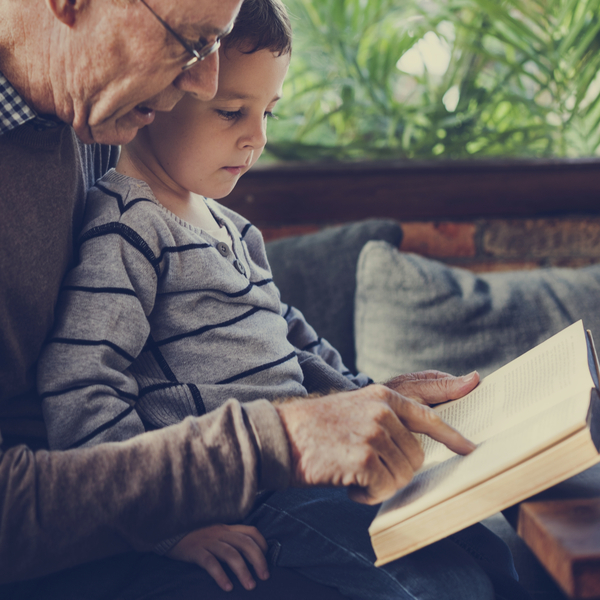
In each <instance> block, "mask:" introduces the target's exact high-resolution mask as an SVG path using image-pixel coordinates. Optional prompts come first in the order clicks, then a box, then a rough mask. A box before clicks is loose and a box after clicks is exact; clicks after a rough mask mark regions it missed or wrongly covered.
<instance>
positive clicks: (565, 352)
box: [369, 321, 600, 565]
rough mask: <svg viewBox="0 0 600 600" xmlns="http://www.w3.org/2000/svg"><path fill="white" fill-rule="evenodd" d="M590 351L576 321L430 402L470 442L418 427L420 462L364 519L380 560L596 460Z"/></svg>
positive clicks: (597, 407) (596, 400) (597, 415)
mask: <svg viewBox="0 0 600 600" xmlns="http://www.w3.org/2000/svg"><path fill="white" fill-rule="evenodd" d="M598 372H599V368H598V360H597V358H596V353H595V351H594V345H593V342H592V339H591V335H590V334H589V332H587V333H586V332H585V331H584V329H583V324H582V322H581V321H579V322H577V323H575V324H574V325H571V326H570V327H567V328H566V329H564V330H563V331H561V332H560V333H558V334H556V335H555V336H554V337H552V338H550V339H549V340H546V341H545V342H543V343H542V344H540V345H539V346H537V347H536V348H534V349H533V350H530V351H529V352H526V353H525V354H523V355H522V356H520V357H519V358H517V359H515V360H514V361H512V362H510V363H509V364H507V365H505V366H504V367H502V368H501V369H498V371H496V372H495V373H492V374H491V375H489V376H488V377H486V378H485V379H483V380H482V381H481V383H480V384H479V386H478V387H477V388H475V390H473V391H472V392H471V393H470V394H468V395H467V396H465V397H464V398H461V399H460V400H454V401H452V402H448V403H445V404H442V405H439V406H438V407H436V410H437V411H438V412H439V413H440V415H441V416H442V417H443V418H444V419H445V420H446V421H447V422H448V423H450V424H451V425H452V426H453V427H455V428H456V429H458V430H459V431H460V432H461V433H462V434H463V435H464V436H465V437H467V438H468V439H470V440H472V441H473V442H475V443H476V444H477V448H476V449H475V450H474V451H473V452H472V453H471V454H469V455H467V456H458V455H455V454H454V453H452V452H451V451H450V450H448V449H447V448H446V447H445V446H444V445H442V444H440V443H438V442H436V441H434V440H432V439H431V438H428V437H425V436H419V437H420V439H421V442H422V444H423V448H424V451H425V462H424V464H423V467H422V468H421V469H420V470H419V472H418V473H417V474H416V476H415V478H414V479H413V481H412V482H411V483H410V484H409V485H408V486H406V487H405V488H402V489H401V490H399V491H398V492H397V493H396V494H395V495H394V496H393V497H392V498H390V499H389V500H387V501H386V502H384V503H383V504H382V506H381V508H380V510H379V512H378V513H377V516H376V517H375V520H374V521H373V523H372V524H371V527H370V528H369V533H370V535H371V542H372V544H373V548H374V550H375V554H376V555H377V562H376V563H375V564H377V565H382V564H385V563H387V562H389V561H391V560H394V559H396V558H400V557H401V556H404V555H406V554H409V553H410V552H413V551H415V550H418V549H419V548H422V547H423V546H427V545H429V544H431V543H433V542H436V541H438V540H440V539H442V538H445V537H447V536H448V535H450V534H452V533H455V532H457V531H460V530H461V529H464V528H465V527H468V526H469V525H473V524H474V523H477V522H479V521H481V520H482V519H485V518H486V517H489V516H491V515H493V514H494V513H496V512H498V511H500V510H503V509H505V508H508V507H509V506H512V505H513V504H516V503H517V502H520V501H522V500H525V499H526V498H528V497H529V496H532V495H533V494H537V493H538V492H541V491H542V490H545V489H547V488H549V487H551V486H553V485H555V484H557V483H559V482H561V481H563V480H565V479H567V478H569V477H571V476H573V475H576V474H577V473H579V472H581V471H583V470H585V469H587V468H588V467H591V466H592V465H594V464H595V463H597V462H599V461H600V455H599V448H600V397H599V396H598V391H597V387H598Z"/></svg>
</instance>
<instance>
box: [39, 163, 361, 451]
mask: <svg viewBox="0 0 600 600" xmlns="http://www.w3.org/2000/svg"><path fill="white" fill-rule="evenodd" d="M207 205H208V207H209V209H210V210H211V212H212V213H213V215H214V217H215V219H216V221H217V222H218V223H219V225H221V226H225V227H226V228H227V230H228V232H229V235H230V237H231V240H232V244H225V243H224V242H221V241H219V240H217V239H216V238H214V237H212V236H211V235H210V234H208V233H206V232H205V231H203V230H201V229H198V228H195V227H193V226H192V225H190V224H188V223H186V222H184V221H182V220H181V219H180V218H178V217H177V216H175V215H174V214H172V213H171V212H170V211H168V210H167V209H166V208H164V207H163V206H162V205H160V204H159V203H158V202H157V201H156V200H155V198H154V196H153V194H152V192H151V190H150V188H149V186H148V185H147V184H146V183H144V182H142V181H139V180H136V179H132V178H130V177H127V176H124V175H121V174H119V173H117V172H116V171H114V170H113V171H109V173H107V175H106V176H105V177H104V178H103V179H102V180H100V181H99V182H98V183H97V184H96V186H95V187H94V188H92V190H90V193H89V195H88V202H87V207H86V215H85V223H84V228H83V230H82V234H81V236H80V239H79V261H78V264H77V266H76V267H75V268H74V269H73V270H72V271H71V272H70V273H69V274H68V276H67V278H66V280H65V284H64V286H63V290H62V293H61V297H60V301H59V307H58V311H57V321H56V327H55V330H54V332H53V334H52V336H51V337H50V339H49V342H48V344H47V346H46V347H45V349H44V351H43V352H42V357H41V359H40V366H39V370H38V386H39V390H40V393H41V394H42V397H43V398H44V416H45V419H46V423H47V427H48V434H49V441H50V445H51V447H54V448H70V447H77V446H84V445H94V444H97V443H100V442H105V441H116V440H123V439H127V438H130V437H133V436H134V435H137V434H138V433H141V432H143V431H144V430H147V429H157V428H161V427H164V426H167V425H171V424H174V423H177V422H179V421H181V420H182V419H184V418H185V417H186V416H190V415H193V416H197V415H202V414H204V413H205V412H209V411H211V410H213V409H215V408H217V407H219V406H221V405H223V404H224V403H225V402H226V400H227V399H229V398H235V399H237V400H239V401H241V402H247V401H252V400H256V399H259V398H266V399H269V400H274V399H277V398H286V397H294V396H304V395H306V394H307V393H311V392H323V393H326V392H328V391H330V390H343V389H353V388H355V387H359V386H363V385H366V384H367V383H369V382H370V380H369V379H368V378H367V377H366V376H364V375H361V374H359V375H358V376H354V375H352V374H351V373H350V372H349V371H348V370H347V369H346V368H345V367H344V365H343V364H342V361H341V358H340V356H339V354H338V353H337V351H335V350H334V349H333V348H332V347H331V346H330V345H329V344H328V343H327V342H326V341H325V340H322V339H320V338H318V336H317V334H316V333H315V331H314V330H313V329H312V328H311V327H310V326H309V325H308V324H307V323H306V321H305V320H304V318H303V316H302V314H301V313H300V312H299V311H297V310H296V309H294V308H293V307H290V306H287V305H285V304H283V303H281V301H280V297H279V291H278V289H277V287H276V285H275V284H274V283H273V280H272V276H271V271H270V268H269V265H268V261H267V257H266V253H265V248H264V243H263V240H262V236H261V234H260V232H259V231H258V229H256V228H255V227H253V226H252V225H251V224H250V223H249V222H248V221H247V220H246V219H244V218H243V217H241V216H240V215H238V214H237V213H235V212H233V211H231V210H229V209H227V208H225V207H224V206H221V205H220V204H219V203H217V202H215V201H214V200H207Z"/></svg>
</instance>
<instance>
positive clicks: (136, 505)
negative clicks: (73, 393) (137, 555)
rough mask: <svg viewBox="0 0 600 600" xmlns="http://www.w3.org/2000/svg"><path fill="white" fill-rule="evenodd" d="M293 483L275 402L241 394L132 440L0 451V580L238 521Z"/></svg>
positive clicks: (146, 548)
mask: <svg viewBox="0 0 600 600" xmlns="http://www.w3.org/2000/svg"><path fill="white" fill-rule="evenodd" d="M288 481H289V450H288V442H287V440H286V438H285V435H284V432H283V429H282V426H281V422H280V420H279V418H278V416H277V413H276V411H275V409H274V407H273V406H272V405H271V404H270V403H268V402H266V401H257V402H253V403H249V404H247V405H246V408H244V409H242V407H241V405H240V404H239V403H237V402H233V401H231V402H228V403H227V404H226V405H225V406H223V407H221V408H220V409H218V410H215V411H213V412H211V413H210V414H208V415H205V416H203V417H201V418H193V417H191V418H188V419H186V420H185V421H183V422H182V423H180V424H178V425H174V426H172V427H168V428H165V429H161V430H159V431H155V432H151V433H146V434H143V435H140V436H138V437H136V438H133V439H131V440H128V441H126V442H118V443H109V444H104V445H101V446H96V447H93V448H82V449H77V450H69V451H64V452H61V451H56V452H47V451H38V452H35V453H34V452H32V451H30V450H29V449H28V448H26V447H25V446H16V447H13V448H10V449H8V450H6V451H4V452H1V453H0V584H1V583H7V582H10V581H17V580H21V579H30V578H33V577H38V576H40V575H44V574H46V573H50V572H53V571H57V570H60V569H64V568H68V567H70V566H73V565H76V564H80V563H83V562H88V561H92V560H95V559H99V558H102V557H104V556H108V555H111V554H118V553H120V552H125V551H128V550H132V549H135V550H141V551H149V550H152V548H153V547H154V546H155V545H156V543H157V542H159V541H160V540H163V539H165V538H167V537H169V536H172V535H175V534H177V533H181V532H184V531H189V530H191V529H194V528H198V527H202V526H204V525H207V524H211V523H215V522H232V521H235V520H238V519H240V518H241V517H242V516H243V515H244V514H246V513H247V512H248V510H249V509H250V508H251V506H252V504H253V502H254V500H255V495H256V492H257V491H258V490H261V489H279V488H283V487H285V486H286V485H287V483H288Z"/></svg>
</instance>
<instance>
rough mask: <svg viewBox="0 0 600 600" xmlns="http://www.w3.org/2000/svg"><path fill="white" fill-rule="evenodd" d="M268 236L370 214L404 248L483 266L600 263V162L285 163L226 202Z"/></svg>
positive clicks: (253, 175) (256, 175) (256, 174)
mask: <svg viewBox="0 0 600 600" xmlns="http://www.w3.org/2000/svg"><path fill="white" fill-rule="evenodd" d="M224 202H225V203H226V204H228V205H229V206H231V207H232V208H234V209H235V210H238V211H239V212H241V213H242V214H244V215H245V216H247V217H248V218H249V219H251V220H252V221H253V222H254V223H255V224H256V225H257V226H258V227H260V229H261V230H262V231H263V235H264V237H265V239H266V240H267V241H269V240H273V239H277V238H281V237H287V236H291V235H303V234H306V233H311V232H314V231H318V230H319V229H322V228H323V227H327V226H331V225H337V224H341V223H342V222H347V221H356V220H359V219H363V218H369V217H385V218H393V219H396V220H397V221H398V222H400V223H401V224H402V228H403V230H404V240H403V243H402V246H401V248H402V250H404V251H407V252H416V253H418V254H421V255H423V256H428V257H431V258H435V259H438V260H441V261H444V262H446V263H448V264H452V265H456V266H461V267H464V268H468V269H472V270H475V271H499V270H511V269H533V268H537V267H540V266H564V267H579V266H584V265H589V264H593V263H596V262H600V160H598V159H589V160H580V161H533V162H526V161H515V162H506V161H505V162H502V161H493V162H487V163H482V162H472V163H439V164H426V165H422V164H421V165H419V164H416V165H412V164H394V163H369V164H351V165H347V164H346V165H344V164H342V165H338V164H334V165H327V164H317V165H292V166H289V165H277V166H274V167H267V168H264V169H257V170H256V171H251V172H250V173H249V174H248V175H246V176H245V177H244V178H243V179H242V180H241V181H240V183H239V184H238V186H237V187H236V189H235V190H234V192H233V193H232V194H231V195H230V196H229V197H228V198H226V199H225V200H224Z"/></svg>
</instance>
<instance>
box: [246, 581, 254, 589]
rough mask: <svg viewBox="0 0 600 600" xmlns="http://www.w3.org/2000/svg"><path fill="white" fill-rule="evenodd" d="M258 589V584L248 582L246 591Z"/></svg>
mask: <svg viewBox="0 0 600 600" xmlns="http://www.w3.org/2000/svg"><path fill="white" fill-rule="evenodd" d="M255 587H256V583H255V582H254V581H248V582H246V589H247V590H253V589H254V588H255Z"/></svg>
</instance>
